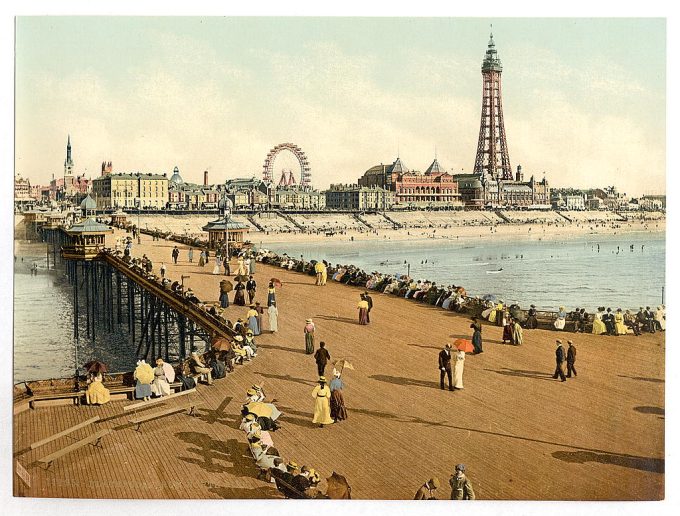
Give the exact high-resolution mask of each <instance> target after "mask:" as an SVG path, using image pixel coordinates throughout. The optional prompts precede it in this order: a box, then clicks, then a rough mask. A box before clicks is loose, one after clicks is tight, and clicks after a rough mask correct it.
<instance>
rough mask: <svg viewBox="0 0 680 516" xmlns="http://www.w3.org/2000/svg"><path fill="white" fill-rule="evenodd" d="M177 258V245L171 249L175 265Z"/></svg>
mask: <svg viewBox="0 0 680 516" xmlns="http://www.w3.org/2000/svg"><path fill="white" fill-rule="evenodd" d="M177 258H179V249H178V248H177V246H175V247H174V248H173V249H172V261H173V262H174V263H175V265H176V264H177Z"/></svg>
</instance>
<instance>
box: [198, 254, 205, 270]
mask: <svg viewBox="0 0 680 516" xmlns="http://www.w3.org/2000/svg"><path fill="white" fill-rule="evenodd" d="M198 266H199V267H205V251H201V254H200V255H199V256H198Z"/></svg>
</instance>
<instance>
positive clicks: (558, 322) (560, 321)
mask: <svg viewBox="0 0 680 516" xmlns="http://www.w3.org/2000/svg"><path fill="white" fill-rule="evenodd" d="M566 323H567V312H565V311H564V307H563V306H560V310H559V312H557V319H555V329H556V330H564V325H565V324H566Z"/></svg>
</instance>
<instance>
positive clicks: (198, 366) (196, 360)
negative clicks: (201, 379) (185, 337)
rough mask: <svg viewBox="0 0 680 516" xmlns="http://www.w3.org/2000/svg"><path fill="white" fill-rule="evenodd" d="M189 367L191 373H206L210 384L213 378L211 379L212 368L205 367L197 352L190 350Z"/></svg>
mask: <svg viewBox="0 0 680 516" xmlns="http://www.w3.org/2000/svg"><path fill="white" fill-rule="evenodd" d="M189 368H190V369H191V372H192V373H193V374H200V375H203V374H204V375H206V376H207V379H208V385H212V383H213V379H212V369H210V368H209V367H207V366H206V365H205V364H204V363H203V361H202V360H201V358H200V357H199V356H198V353H196V352H195V351H192V352H191V358H190V359H189Z"/></svg>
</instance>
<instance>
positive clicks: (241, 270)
mask: <svg viewBox="0 0 680 516" xmlns="http://www.w3.org/2000/svg"><path fill="white" fill-rule="evenodd" d="M238 275H239V276H245V275H246V267H245V263H244V262H243V256H239V258H238Z"/></svg>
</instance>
